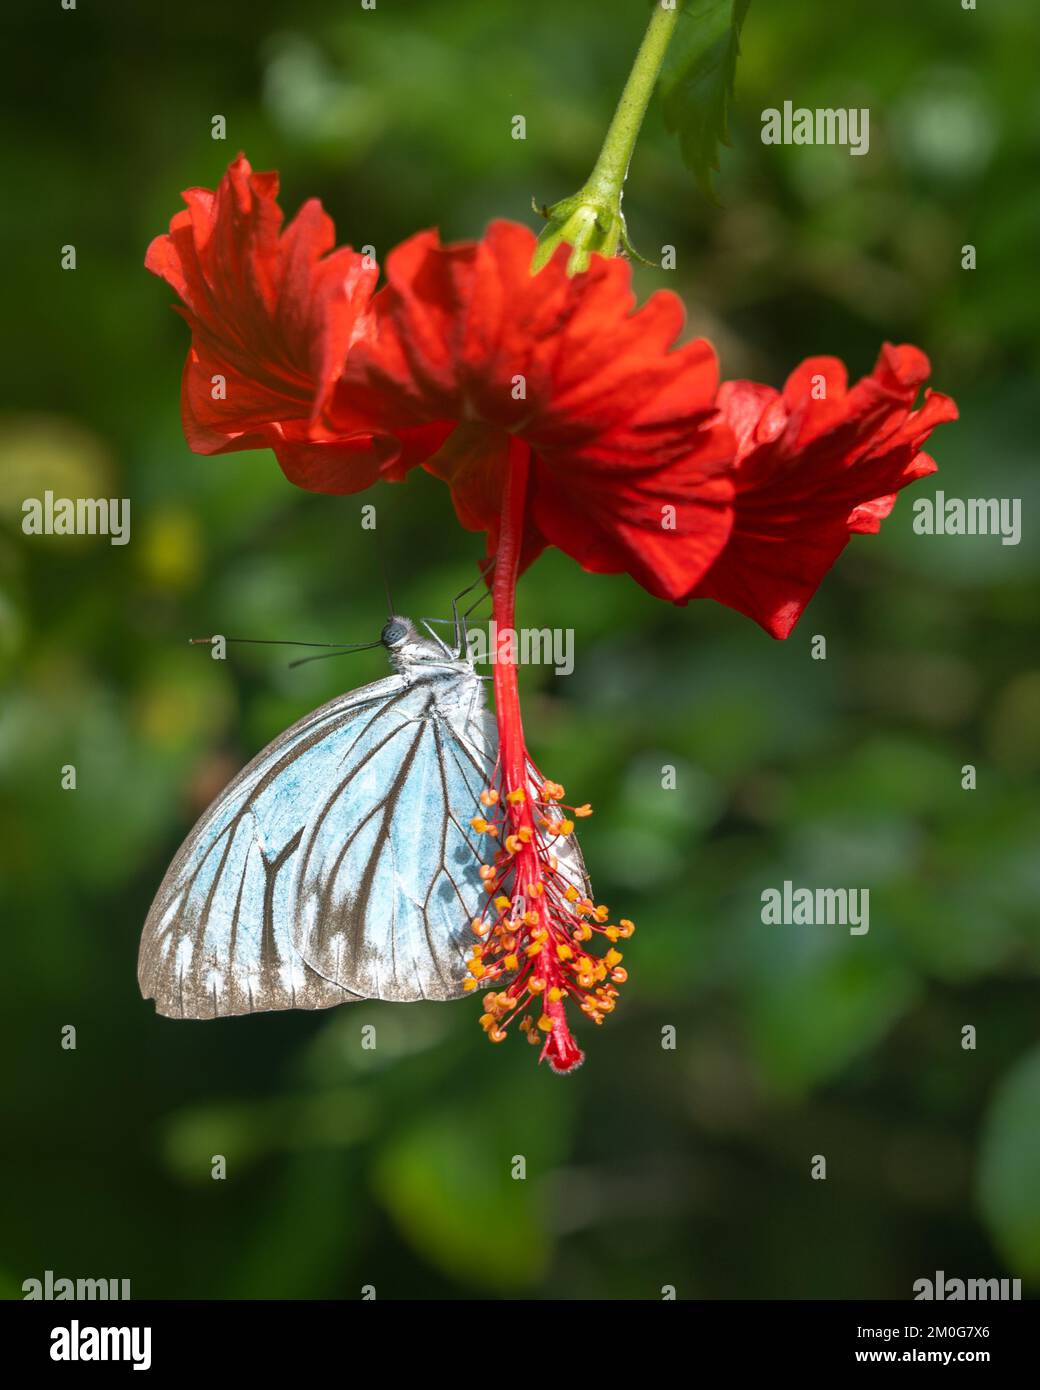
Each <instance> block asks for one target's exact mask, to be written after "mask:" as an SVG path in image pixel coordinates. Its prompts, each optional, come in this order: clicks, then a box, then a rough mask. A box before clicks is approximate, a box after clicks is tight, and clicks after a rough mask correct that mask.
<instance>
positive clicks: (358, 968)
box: [293, 673, 497, 1001]
mask: <svg viewBox="0 0 1040 1390" xmlns="http://www.w3.org/2000/svg"><path fill="white" fill-rule="evenodd" d="M479 692H480V687H479V685H478V678H477V677H476V676H475V675H473V674H472V673H466V674H464V675H461V676H456V677H454V678H453V689H452V691H451V692H450V693H451V697H452V698H451V699H450V700H449V699H445V698H444V697H445V691H444V689H443V688H442V689H440V690H438V689H437V687H436V685H434V684H433V683H431V684H429V685H419V686H417V687H416V689H415V702H414V705H413V708H412V712H411V714H412V717H411V718H410V719H408V720H402V721H401V722H399V724H398V726H397V728H396V730H395V731H394V732H393V733H392V734H390V735H389V736H388V737H386V738H385V739H382V740H380V741H379V742H378V743H375V742H372V741H371V740H370V741H369V742H368V743H367V744H365V745H359V746H358V747H357V748H356V749H355V750H353V751H352V754H351V756H350V758H349V759H347V760H345V763H344V766H343V770H342V775H341V776H340V778H339V779H338V780H337V782H336V783H335V785H334V786H332V787H330V788H329V790H328V792H327V794H326V795H325V796H324V797H323V798H322V799H321V801H320V803H319V804H317V805H316V806H315V809H314V812H313V814H312V816H311V818H310V820H309V821H308V824H307V828H306V831H305V833H304V839H303V844H302V846H301V848H300V852H299V855H298V857H297V863H296V866H295V869H294V889H293V896H294V899H295V902H296V910H297V915H296V920H295V937H294V939H295V942H296V946H297V949H298V951H299V953H300V955H301V957H302V958H303V959H304V960H305V961H306V962H307V964H308V965H309V966H311V967H312V968H313V969H314V970H315V971H316V972H317V973H318V974H319V975H321V976H322V977H323V978H324V979H327V980H331V981H335V983H336V984H338V985H340V986H341V987H342V988H344V989H347V990H349V991H351V992H352V993H355V994H360V995H364V996H366V997H368V998H374V999H395V1000H402V1001H404V1000H415V999H456V998H458V997H460V996H461V995H462V994H463V992H464V991H463V989H462V982H463V980H464V979H465V977H466V960H465V957H466V950H467V947H468V946H470V945H472V941H473V937H472V934H471V932H470V929H469V928H470V922H471V920H472V919H473V917H474V916H476V915H478V912H479V909H480V906H481V904H482V903H483V901H484V897H485V889H484V885H483V882H482V880H481V878H480V866H481V863H482V862H483V861H482V854H481V842H480V840H479V839H478V837H477V835H476V834H475V832H474V831H473V830H472V829H471V828H470V826H469V818H470V817H471V816H472V815H473V814H474V812H475V811H476V810H478V809H479V802H478V797H479V795H480V793H481V791H483V790H484V788H485V787H487V785H488V783H489V780H490V778H491V775H492V772H493V770H494V765H495V758H496V749H497V737H496V734H495V730H494V721H493V720H491V719H490V718H489V716H487V715H486V714H484V713H483V712H482V711H481V710H480V708H479ZM486 852H487V853H488V854H493V853H494V845H493V844H492V845H490V846H488V847H487V851H486Z"/></svg>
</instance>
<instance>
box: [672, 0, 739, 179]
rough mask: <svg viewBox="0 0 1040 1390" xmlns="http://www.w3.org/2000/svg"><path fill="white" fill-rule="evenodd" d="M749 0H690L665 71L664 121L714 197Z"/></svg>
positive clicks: (688, 164)
mask: <svg viewBox="0 0 1040 1390" xmlns="http://www.w3.org/2000/svg"><path fill="white" fill-rule="evenodd" d="M750 3H751V0H687V4H686V8H685V9H684V11H683V13H682V15H681V17H680V20H679V25H678V28H677V29H676V32H675V37H674V38H673V39H672V42H671V46H670V47H669V50H668V55H667V57H666V58H665V62H664V67H663V68H662V71H661V79H660V91H661V100H662V103H663V105H664V120H665V125H666V126H667V127H668V129H669V130H671V131H675V132H676V133H677V134H678V136H679V148H680V149H681V150H682V155H683V159H684V160H685V161H686V164H687V166H688V167H689V168H690V169H691V170H692V171H693V175H694V177H695V178H696V180H697V184H698V186H699V187H700V189H701V190H702V192H704V193H705V194H706V195H707V196H708V197H709V198H711V199H712V200H713V201H714V199H715V193H714V190H713V188H712V184H711V176H712V170H714V169H718V167H719V143H720V141H721V142H725V143H728V139H729V131H728V108H729V101H730V98H731V97H732V95H733V84H734V79H735V78H736V72H737V55H738V54H739V52H740V29H741V25H742V24H743V23H744V16H745V15H746V14H747V12H748V6H749V5H750Z"/></svg>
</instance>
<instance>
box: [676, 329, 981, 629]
mask: <svg viewBox="0 0 1040 1390" xmlns="http://www.w3.org/2000/svg"><path fill="white" fill-rule="evenodd" d="M929 371H930V367H929V363H928V358H927V357H926V356H925V355H924V353H923V352H921V351H920V350H919V349H918V348H915V347H908V346H903V347H892V346H891V344H889V343H886V344H885V346H884V347H883V348H882V350H881V355H880V357H879V358H878V361H877V365H876V366H875V368H874V371H873V372H872V373H871V375H870V376H868V377H864V378H863V380H862V381H859V382H857V383H856V385H855V386H853V387H852V388H851V390H849V389H847V388H846V372H845V367H844V365H843V364H842V363H841V362H840V361H838V360H837V359H836V358H834V357H811V358H809V359H808V360H807V361H805V362H803V363H802V364H801V366H800V367H798V368H797V369H796V370H795V371H794V372H792V374H791V375H790V376H789V377H788V379H787V383H786V385H785V386H784V389H783V391H782V392H777V391H774V390H773V389H772V388H771V387H768V386H759V385H757V384H756V383H755V382H752V381H727V382H725V383H724V384H723V385H722V387H721V388H720V390H719V398H718V399H719V406H720V407H721V409H722V412H723V414H724V415H725V417H726V419H727V420H728V421H729V423H730V425H731V426H732V427H733V432H734V434H735V435H736V439H737V456H736V465H735V470H734V475H733V476H734V480H735V483H736V496H735V499H734V511H735V515H734V521H733V529H732V531H731V532H730V535H729V539H728V540H727V542H726V545H725V548H724V549H723V551H722V553H721V554H720V555H719V557H718V559H717V560H716V561H715V563H714V564H713V565H712V567H711V569H709V571H708V572H707V574H706V575H705V576H704V577H703V578H702V579H701V580H699V582H698V583H697V584H696V585H695V586H694V587H693V589H692V591H691V594H690V597H693V598H713V599H717V600H718V601H719V602H720V603H724V604H727V605H728V606H729V607H730V608H736V609H739V611H740V612H741V613H746V614H747V615H748V617H750V618H754V620H755V621H756V622H757V623H760V624H761V625H762V627H764V628H765V630H766V631H767V632H769V633H771V634H772V636H774V637H786V636H787V635H788V633H789V632H790V631H791V629H792V627H793V626H794V625H795V623H796V622H797V621H798V618H799V617H800V616H801V613H802V610H803V609H804V608H805V605H806V604H807V603H808V602H809V600H810V599H811V598H812V596H813V594H814V593H815V592H816V589H817V587H818V585H819V583H820V580H821V579H822V578H823V576H824V575H825V574H826V572H827V571H828V570H829V569H830V567H831V565H833V563H834V561H835V560H836V559H837V558H838V556H839V555H840V554H841V552H842V550H844V548H845V546H846V544H847V542H848V540H849V536H850V535H851V533H852V532H854V531H877V530H878V529H879V528H880V525H881V522H882V520H883V519H884V518H885V517H886V516H888V514H889V512H890V511H891V510H892V507H893V504H894V503H895V500H896V493H897V492H898V491H899V489H900V488H903V487H905V486H906V485H907V483H911V482H913V481H914V479H915V478H921V477H924V476H925V475H926V474H928V473H933V472H934V471H935V468H936V465H935V463H934V462H933V460H932V459H931V458H929V456H928V455H927V454H925V453H922V452H921V446H922V444H923V443H924V442H925V440H926V439H927V438H928V436H929V435H930V434H931V432H932V430H933V429H934V428H935V426H936V425H939V424H942V423H943V422H944V421H946V420H955V419H956V418H957V407H956V406H955V405H954V403H953V401H952V400H951V399H950V398H949V396H943V395H941V394H939V393H938V392H936V391H927V392H926V393H925V396H924V401H923V403H922V405H921V406H920V408H919V409H918V410H914V409H913V405H914V400H915V398H916V396H917V393H918V389H919V387H920V386H921V385H922V384H923V382H924V381H926V380H927V378H928V375H929Z"/></svg>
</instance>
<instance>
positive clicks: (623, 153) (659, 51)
mask: <svg viewBox="0 0 1040 1390" xmlns="http://www.w3.org/2000/svg"><path fill="white" fill-rule="evenodd" d="M681 9H682V0H675V6H674V8H673V9H665V8H664V7H663V6H662V5H661V4H660V0H658V3H657V4H655V5H654V12H653V14H652V15H651V16H650V23H649V24H648V25H647V29H646V33H645V34H644V35H643V42H642V43H641V44H640V45H639V52H638V53H637V54H636V58H635V62H634V63H633V64H632V71H631V72H630V73H629V74H628V81H627V82H626V83H625V89H624V91H623V92H622V93H621V98H620V100H619V101H618V104H617V110H616V111H615V112H614V118H613V120H612V121H611V122H610V126H609V128H608V130H607V134H606V138H605V140H604V141H603V148H602V149H601V150H600V152H599V158H598V159H597V160H596V163H595V166H594V167H593V170H592V173H591V174H590V175H589V177H588V181H587V183H586V184H585V188H586V191H587V192H590V193H592V194H594V195H599V196H601V197H604V198H616V199H617V202H618V204H619V205H620V202H621V190H622V188H623V187H624V183H625V179H626V177H627V175H628V166H629V163H630V162H631V159H632V151H633V150H634V149H635V146H636V139H637V138H638V136H639V130H640V127H641V126H642V124H643V117H644V116H645V115H646V108H647V106H648V105H649V104H650V98H651V96H652V95H653V91H654V87H655V86H656V84H657V76H658V73H659V72H660V71H661V64H662V63H663V62H664V55H665V50H666V49H667V47H668V45H669V43H670V42H671V38H672V34H673V33H674V32H675V26H676V24H677V23H678V20H679V12H680V10H681ZM613 249H614V250H616V249H617V245H616V243H615V246H614V248H613Z"/></svg>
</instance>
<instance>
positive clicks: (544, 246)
mask: <svg viewBox="0 0 1040 1390" xmlns="http://www.w3.org/2000/svg"><path fill="white" fill-rule="evenodd" d="M621 243H624V244H625V245H626V246H627V244H628V236H627V233H626V231H625V219H624V216H623V215H622V212H621V198H620V195H614V196H613V197H611V196H609V195H608V197H606V198H604V197H603V196H602V194H600V195H598V196H597V194H595V193H593V192H591V191H590V190H589V188H588V187H587V186H586V187H585V188H583V189H582V190H581V191H580V192H579V193H574V194H572V195H571V196H570V197H569V198H562V199H561V200H560V201H559V202H558V203H554V204H553V205H552V207H551V208H549V210H548V213H547V221H546V224H545V227H544V228H543V230H542V234H541V236H540V237H539V238H538V245H537V246H536V247H535V251H534V256H533V257H532V258H531V274H532V275H534V274H535V273H536V272H537V271H539V270H541V268H542V266H543V265H545V264H546V263H547V262H548V261H550V260H551V259H552V255H553V252H554V251H555V250H556V248H557V247H558V246H570V247H571V248H572V250H571V254H570V256H569V257H568V260H567V274H568V275H578V274H579V273H580V272H581V271H583V270H588V268H589V262H590V261H591V259H592V254H593V252H594V251H595V252H599V254H600V255H601V256H615V255H617V250H618V246H619V244H621Z"/></svg>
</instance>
